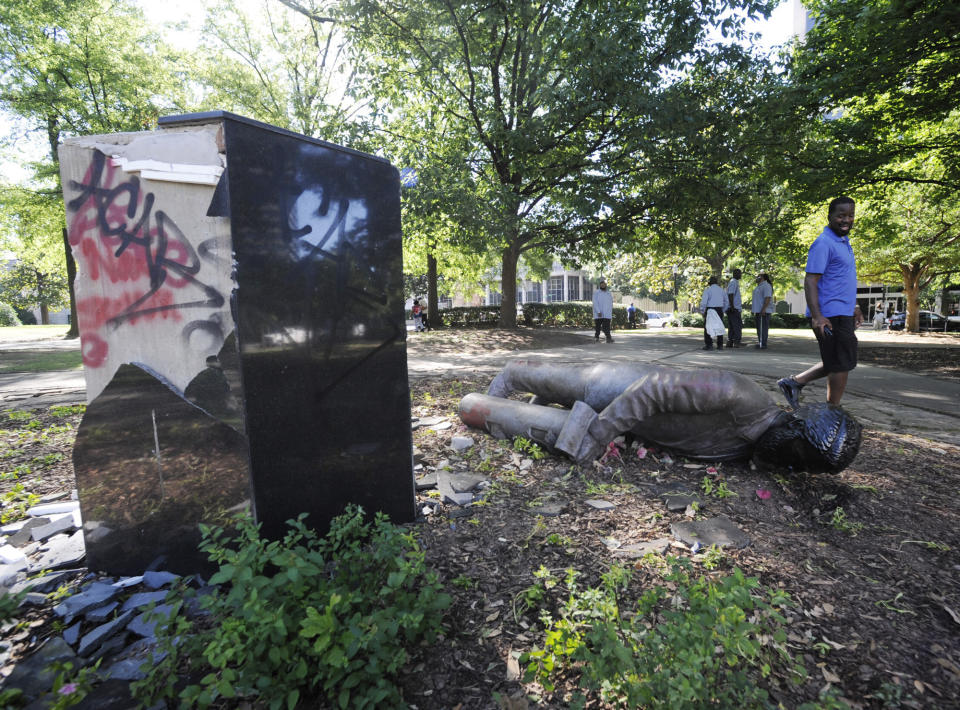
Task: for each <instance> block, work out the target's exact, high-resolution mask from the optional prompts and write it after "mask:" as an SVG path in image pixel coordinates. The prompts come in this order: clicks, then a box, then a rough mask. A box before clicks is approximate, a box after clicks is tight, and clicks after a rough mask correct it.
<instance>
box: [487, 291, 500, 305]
mask: <svg viewBox="0 0 960 710" xmlns="http://www.w3.org/2000/svg"><path fill="white" fill-rule="evenodd" d="M502 300H503V295H502V294H501V293H500V292H499V291H494V290H493V289H490V290H489V291H488V295H487V305H488V306H499V305H500V302H501V301H502Z"/></svg>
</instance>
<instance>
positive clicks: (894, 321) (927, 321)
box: [888, 311, 952, 332]
mask: <svg viewBox="0 0 960 710" xmlns="http://www.w3.org/2000/svg"><path fill="white" fill-rule="evenodd" d="M906 321H907V314H906V313H894V314H893V315H892V316H890V318H889V320H888V323H889V325H890V330H903V329H904V328H905V327H906ZM947 325H948V322H947V319H946V318H944V317H943V316H942V315H940V314H939V313H934V312H933V311H920V324H919V328H920V330H921V332H922V331H931V332H932V331H940V332H943V331H944V330H947ZM951 325H952V324H951ZM951 330H952V328H951Z"/></svg>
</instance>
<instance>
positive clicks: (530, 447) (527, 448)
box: [513, 436, 547, 461]
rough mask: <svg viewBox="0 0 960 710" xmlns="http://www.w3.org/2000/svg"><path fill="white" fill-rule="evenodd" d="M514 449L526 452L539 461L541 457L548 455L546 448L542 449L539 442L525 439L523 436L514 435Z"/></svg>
mask: <svg viewBox="0 0 960 710" xmlns="http://www.w3.org/2000/svg"><path fill="white" fill-rule="evenodd" d="M513 449H514V451H518V452H520V453H522V454H526V455H527V456H529V457H530V458H532V459H533V460H534V461H539V460H540V459H542V458H543V457H544V456H546V455H547V454H546V452H544V450H543V449H541V448H540V446H539V445H538V444H536V443H534V442H532V441H530V440H529V439H524V438H523V437H522V436H517V437H514V439H513Z"/></svg>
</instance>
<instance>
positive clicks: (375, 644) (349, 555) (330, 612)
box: [133, 506, 451, 710]
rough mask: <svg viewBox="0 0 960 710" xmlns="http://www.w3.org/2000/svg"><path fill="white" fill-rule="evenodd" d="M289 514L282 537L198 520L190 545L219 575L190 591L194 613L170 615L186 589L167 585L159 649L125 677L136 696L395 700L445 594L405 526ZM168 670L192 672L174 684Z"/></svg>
mask: <svg viewBox="0 0 960 710" xmlns="http://www.w3.org/2000/svg"><path fill="white" fill-rule="evenodd" d="M304 517H305V516H300V518H299V519H297V520H296V521H293V520H291V521H289V525H290V530H289V532H288V533H287V535H286V537H284V539H283V540H282V541H273V542H271V541H268V540H266V539H264V538H262V537H261V536H260V529H259V526H257V525H254V524H253V523H252V522H251V521H249V519H246V520H242V521H241V522H240V523H239V524H238V527H237V532H236V534H235V537H233V538H232V539H230V538H228V537H227V535H226V533H225V532H224V531H223V530H222V529H219V528H208V527H206V526H202V532H203V541H202V543H201V549H202V550H203V551H204V552H206V553H207V554H208V556H209V558H210V560H211V561H213V562H216V563H218V564H219V566H220V569H219V571H218V572H217V573H216V574H215V575H214V576H213V577H212V578H211V580H210V581H211V583H212V584H216V585H220V587H219V588H218V589H217V591H215V592H214V593H213V594H210V595H207V596H204V597H202V598H201V600H200V605H201V606H202V608H203V609H205V610H206V611H209V612H210V616H209V618H208V619H207V620H206V621H205V622H203V621H199V622H196V623H194V622H190V621H188V620H186V619H185V618H184V617H183V616H182V615H179V614H177V612H178V611H179V609H181V608H182V606H183V604H184V598H183V596H189V593H184V592H179V593H171V594H170V595H169V596H168V603H170V604H171V605H172V606H173V609H174V614H172V615H171V618H172V621H169V622H168V623H165V624H158V636H159V638H160V639H161V647H162V648H163V649H164V650H166V651H167V652H168V654H169V655H168V656H167V657H166V658H165V659H164V660H163V661H162V662H161V663H160V664H158V665H156V666H153V667H150V668H149V669H145V670H149V674H148V676H147V677H146V678H145V679H144V680H143V681H139V682H138V683H136V684H134V686H133V691H134V693H135V697H136V698H137V699H138V700H139V701H141V702H143V703H144V704H152V703H154V702H155V701H156V700H157V699H158V698H161V697H165V698H169V699H177V700H178V703H179V705H180V706H186V707H189V706H193V705H197V706H199V707H208V706H209V705H211V704H213V703H215V702H216V701H217V700H218V698H237V697H242V698H248V699H251V700H254V701H255V703H254V704H255V705H256V706H257V707H261V706H265V707H269V708H271V710H276V709H277V708H281V707H286V708H288V709H291V710H292V708H293V707H294V706H296V705H297V703H298V702H300V701H301V700H303V701H304V702H305V703H307V706H308V707H316V706H317V704H318V703H316V702H315V701H316V700H317V699H318V698H326V699H327V700H328V701H329V702H331V703H332V704H333V705H335V706H337V707H341V708H345V707H348V706H349V707H355V708H378V707H395V706H397V705H400V704H401V703H402V701H401V698H400V693H399V690H398V688H397V687H396V684H395V682H394V680H395V678H396V676H397V674H398V672H399V671H400V669H401V667H402V666H403V665H404V664H405V663H406V662H407V658H408V653H409V652H410V650H412V649H415V648H416V646H417V645H418V644H421V643H431V642H433V641H434V640H435V638H436V636H437V634H438V632H439V630H440V623H441V619H442V615H443V611H444V609H446V608H447V607H448V606H449V605H450V601H451V600H450V597H449V595H447V594H444V593H442V591H441V585H440V584H439V582H438V581H437V577H436V575H435V574H433V573H429V572H427V571H426V570H425V567H424V556H423V553H422V552H421V551H420V549H419V547H418V546H417V543H416V541H415V539H414V536H413V533H405V532H403V530H402V529H401V528H399V527H397V526H395V525H393V524H391V523H390V522H389V521H388V520H387V519H386V517H385V516H383V515H382V514H378V515H377V516H376V517H375V518H374V520H373V521H372V522H367V521H366V519H365V516H364V514H363V511H362V510H361V509H360V508H358V507H355V506H354V507H351V508H350V509H348V510H347V512H345V513H344V514H343V515H342V516H340V517H338V518H336V519H335V520H334V521H333V523H332V525H331V527H330V531H329V533H328V534H327V535H326V536H325V537H324V538H320V537H319V536H318V535H317V534H316V533H315V532H313V531H311V530H309V529H308V528H307V527H306V526H305V525H304V524H303V518H304ZM178 673H185V674H186V675H187V676H188V677H190V678H192V679H193V680H194V681H196V678H198V677H199V676H200V675H202V674H205V675H203V677H202V678H200V679H199V682H198V683H195V684H192V685H189V686H187V687H186V688H184V689H183V690H181V691H180V692H179V694H177V692H176V690H175V683H176V680H177V677H176V676H177V674H178Z"/></svg>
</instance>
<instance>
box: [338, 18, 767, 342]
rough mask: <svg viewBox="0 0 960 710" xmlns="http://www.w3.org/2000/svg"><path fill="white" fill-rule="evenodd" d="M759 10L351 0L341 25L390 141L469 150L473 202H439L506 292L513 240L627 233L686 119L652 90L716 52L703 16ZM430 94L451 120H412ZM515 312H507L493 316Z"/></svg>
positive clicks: (529, 245)
mask: <svg viewBox="0 0 960 710" xmlns="http://www.w3.org/2000/svg"><path fill="white" fill-rule="evenodd" d="M768 6H769V4H768V3H766V2H754V1H753V0H742V1H741V0H737V1H736V2H733V3H720V2H712V1H708V2H704V3H700V4H698V5H697V6H696V7H694V6H692V5H691V4H690V3H688V2H685V1H684V0H673V1H668V2H660V3H656V4H649V3H637V2H632V1H630V0H606V1H592V2H573V3H557V2H553V1H551V0H507V1H506V2H501V3H495V4H487V5H477V4H476V3H473V2H467V1H464V0H454V1H452V2H451V1H450V0H416V1H414V0H400V1H399V2H395V3H390V4H387V3H379V2H373V0H354V1H353V2H351V3H349V4H348V6H347V7H348V11H349V17H348V18H347V21H346V22H347V25H348V26H349V27H350V31H351V33H352V36H353V37H354V38H356V41H357V42H358V43H359V44H360V46H361V47H362V48H363V50H364V56H365V57H366V61H365V62H364V66H363V69H364V72H365V75H366V77H367V79H366V85H367V86H369V87H372V88H373V89H374V91H375V93H376V95H377V96H378V97H379V98H380V101H381V103H380V104H379V105H377V106H376V107H375V109H374V110H375V112H377V115H378V116H382V117H383V118H384V119H385V120H386V121H387V122H391V123H392V125H393V126H398V125H399V128H396V129H395V132H396V133H397V134H398V135H400V137H401V139H402V140H404V141H407V142H410V143H414V144H422V145H427V146H430V147H431V148H432V147H435V146H437V147H439V146H442V145H443V144H444V143H445V142H447V141H455V142H461V143H462V142H466V143H468V144H469V145H470V146H471V150H470V151H468V152H466V153H465V154H464V161H465V164H466V168H467V169H468V170H469V171H470V176H471V180H472V182H473V185H474V194H475V195H476V199H475V200H474V202H473V203H472V205H471V207H473V206H477V207H478V208H479V213H474V214H473V215H469V214H466V213H465V212H464V211H463V210H462V208H461V206H460V205H457V204H452V205H448V206H447V208H446V210H445V211H447V212H448V213H450V214H451V215H453V218H454V219H455V220H457V221H461V220H463V221H471V220H473V219H477V218H479V222H480V226H479V228H478V232H479V233H480V234H481V235H482V240H483V241H485V242H486V243H488V244H492V245H495V248H496V250H497V252H498V253H499V254H500V262H501V265H500V271H501V278H502V288H501V291H502V294H503V299H504V301H506V302H512V301H513V300H514V299H515V295H516V281H517V262H518V259H519V257H520V255H521V254H523V253H524V252H526V251H528V250H541V251H543V250H548V251H553V252H556V253H559V254H561V255H562V254H563V253H564V252H565V251H568V252H570V251H573V250H575V245H576V244H578V243H580V242H582V241H584V240H589V241H590V242H591V244H594V245H598V244H600V243H601V242H604V241H613V240H616V239H619V238H624V237H626V236H628V235H630V234H633V233H634V230H635V226H636V224H638V223H639V222H640V221H641V220H642V218H643V216H644V213H645V211H646V209H647V208H648V207H649V205H650V196H649V194H648V193H647V192H646V191H645V190H644V189H643V186H644V174H645V171H646V170H648V169H649V167H650V165H651V164H652V163H654V162H656V160H657V159H658V158H659V157H660V155H661V142H662V141H663V139H664V136H665V135H667V134H669V129H670V127H671V126H675V125H677V123H678V122H680V121H683V120H684V116H683V114H668V112H667V111H665V110H664V105H663V104H662V103H661V101H660V98H661V94H662V93H663V91H664V90H665V88H666V87H667V86H669V85H670V83H671V82H672V81H674V80H675V79H676V77H677V76H679V75H681V74H682V73H683V72H685V71H687V70H688V69H689V68H690V67H691V66H693V65H695V64H697V63H709V62H710V61H712V58H713V57H714V55H715V51H716V48H715V47H712V46H710V44H709V42H708V39H707V38H708V32H709V30H710V28H711V27H712V26H714V25H719V24H722V25H723V27H724V28H725V29H726V30H728V31H730V32H735V31H736V30H737V27H738V24H737V21H736V20H735V19H734V18H733V17H732V16H730V15H725V14H724V13H727V12H728V11H730V10H738V9H739V10H743V11H744V12H745V13H746V14H755V13H757V12H760V11H764V12H766V11H767V10H768ZM728 51H733V50H728ZM426 106H432V107H434V109H435V110H438V111H441V112H442V113H443V114H444V116H445V117H446V118H447V121H446V122H445V125H444V130H443V132H442V133H438V132H435V131H432V130H431V128H430V126H429V125H425V124H424V123H422V122H420V121H418V114H420V113H421V112H422V111H423V110H424V107H426ZM398 118H399V119H401V123H400V124H398V123H397V121H396V120H393V121H391V119H398ZM401 131H403V134H402V135H401ZM439 149H440V151H441V152H442V153H446V152H448V151H446V150H445V149H443V148H442V147H441V148H439ZM449 152H450V153H451V154H452V153H453V152H454V151H449ZM411 167H416V168H419V167H420V166H411ZM515 317H516V314H515V312H514V311H513V309H503V311H502V316H501V318H502V320H501V324H502V325H504V326H508V327H509V326H513V325H514V324H515Z"/></svg>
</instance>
